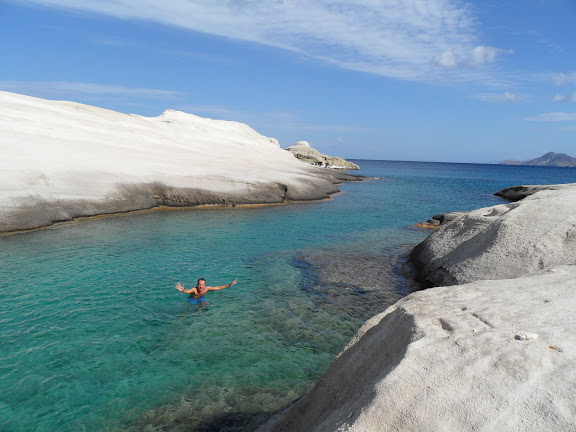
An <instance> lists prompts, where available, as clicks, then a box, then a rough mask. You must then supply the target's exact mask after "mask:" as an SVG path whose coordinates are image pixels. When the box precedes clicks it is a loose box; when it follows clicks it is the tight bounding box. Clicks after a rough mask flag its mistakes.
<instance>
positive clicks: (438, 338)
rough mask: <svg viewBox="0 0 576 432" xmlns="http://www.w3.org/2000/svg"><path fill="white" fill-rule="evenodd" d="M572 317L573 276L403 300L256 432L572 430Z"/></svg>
mask: <svg viewBox="0 0 576 432" xmlns="http://www.w3.org/2000/svg"><path fill="white" fill-rule="evenodd" d="M575 309H576V266H561V267H556V268H552V269H548V270H545V271H543V272H542V273H538V274H536V275H531V276H526V277H520V278H517V279H507V280H498V281H478V282H473V283H470V284H465V285H459V286H451V287H441V288H432V289H428V290H425V291H420V292H417V293H414V294H411V295H409V296H408V297H406V298H404V299H402V300H400V301H399V302H397V303H396V304H395V305H393V306H391V307H389V308H388V309H386V311H385V312H383V313H381V314H379V315H376V316H374V317H373V318H371V319H370V320H368V321H367V322H366V323H365V324H364V325H363V326H362V328H361V329H360V330H359V332H358V334H357V336H356V337H355V338H354V339H353V340H352V341H351V342H350V343H349V345H348V346H347V348H346V349H345V350H344V351H343V352H342V353H341V354H340V355H339V356H338V358H337V359H336V360H335V361H334V362H333V363H332V364H331V365H330V367H329V368H328V370H327V371H326V372H325V373H324V375H323V376H322V377H321V378H320V380H319V381H318V382H317V383H316V385H315V387H314V388H313V390H312V391H311V392H310V393H309V394H307V395H306V396H304V397H303V398H301V399H299V400H298V401H296V402H295V403H294V404H293V405H291V406H289V407H288V408H287V409H285V410H284V411H281V412H280V413H278V414H277V415H276V416H274V417H273V418H272V419H270V420H269V421H268V422H266V423H264V424H263V425H262V426H261V428H260V429H259V432H264V431H290V432H298V431H302V432H311V431H357V432H372V431H374V432H376V431H411V432H414V431H431V432H432V431H454V432H456V431H471V430H475V431H485V432H492V431H534V432H542V431H550V432H552V431H568V430H576V331H575V329H576V314H575V313H574V310H575ZM519 334H522V335H525V336H526V335H527V336H526V337H525V338H518V337H517V335H519ZM521 339H523V340H521Z"/></svg>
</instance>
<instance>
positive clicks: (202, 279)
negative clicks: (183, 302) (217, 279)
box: [196, 278, 206, 288]
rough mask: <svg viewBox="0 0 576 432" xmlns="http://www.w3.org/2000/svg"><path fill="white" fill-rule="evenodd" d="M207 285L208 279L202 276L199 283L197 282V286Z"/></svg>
mask: <svg viewBox="0 0 576 432" xmlns="http://www.w3.org/2000/svg"><path fill="white" fill-rule="evenodd" d="M205 286H206V279H204V278H200V279H198V283H197V284H196V288H204V287H205Z"/></svg>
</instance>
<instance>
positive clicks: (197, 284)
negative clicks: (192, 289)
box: [196, 278, 206, 288]
mask: <svg viewBox="0 0 576 432" xmlns="http://www.w3.org/2000/svg"><path fill="white" fill-rule="evenodd" d="M200 281H204V282H206V279H204V278H200V279H198V282H196V288H198V286H199V285H200Z"/></svg>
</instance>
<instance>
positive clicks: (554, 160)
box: [500, 152, 576, 167]
mask: <svg viewBox="0 0 576 432" xmlns="http://www.w3.org/2000/svg"><path fill="white" fill-rule="evenodd" d="M500 165H532V166H556V167H576V158H573V157H572V156H568V155H567V154H565V153H554V152H548V153H546V154H545V155H542V156H540V157H537V158H534V159H530V160H528V161H513V160H506V161H504V162H500Z"/></svg>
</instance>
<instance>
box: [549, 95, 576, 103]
mask: <svg viewBox="0 0 576 432" xmlns="http://www.w3.org/2000/svg"><path fill="white" fill-rule="evenodd" d="M552 100H553V101H554V102H571V103H575V102H576V92H574V93H572V94H558V95H556V96H554V99H552Z"/></svg>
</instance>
